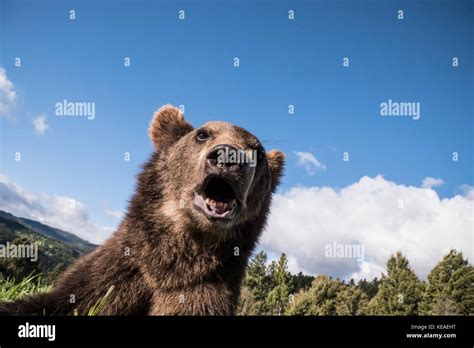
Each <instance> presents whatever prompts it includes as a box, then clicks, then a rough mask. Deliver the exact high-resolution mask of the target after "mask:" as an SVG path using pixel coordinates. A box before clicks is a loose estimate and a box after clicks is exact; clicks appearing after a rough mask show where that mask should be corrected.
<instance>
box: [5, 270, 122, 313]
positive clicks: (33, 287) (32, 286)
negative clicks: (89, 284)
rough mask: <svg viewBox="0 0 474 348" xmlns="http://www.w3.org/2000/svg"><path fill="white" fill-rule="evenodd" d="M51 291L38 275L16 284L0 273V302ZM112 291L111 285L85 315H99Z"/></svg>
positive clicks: (50, 286) (31, 275)
mask: <svg viewBox="0 0 474 348" xmlns="http://www.w3.org/2000/svg"><path fill="white" fill-rule="evenodd" d="M51 289H52V285H51V284H49V283H46V282H45V281H44V280H43V279H42V278H41V277H40V274H36V275H33V274H30V275H29V276H27V277H25V278H23V279H22V280H21V281H19V282H17V281H15V279H14V278H11V277H8V278H5V277H4V276H3V274H1V273H0V302H4V301H15V300H17V299H19V298H22V297H24V296H28V295H35V294H40V293H44V292H48V291H50V290H51ZM113 290H114V286H113V285H112V286H111V287H110V288H109V290H107V292H106V293H105V295H104V296H103V297H102V298H101V299H100V300H99V301H97V303H96V304H94V305H93V306H92V307H91V308H89V311H88V312H87V315H88V316H97V315H101V312H102V309H103V308H104V307H105V305H106V304H107V299H108V298H109V297H110V295H111V294H112V292H113ZM72 315H77V312H75V311H73V313H72Z"/></svg>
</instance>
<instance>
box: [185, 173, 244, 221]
mask: <svg viewBox="0 0 474 348" xmlns="http://www.w3.org/2000/svg"><path fill="white" fill-rule="evenodd" d="M194 204H195V205H196V206H198V207H199V208H201V209H202V210H203V211H204V213H205V214H206V215H208V216H210V217H213V218H231V217H232V213H233V212H234V210H235V208H236V207H237V198H236V194H235V191H234V189H233V188H232V185H231V184H229V183H228V182H227V181H226V180H225V179H223V178H221V177H212V178H210V179H209V180H207V181H206V183H205V184H204V186H203V189H202V192H201V193H200V194H199V193H196V196H195V198H194Z"/></svg>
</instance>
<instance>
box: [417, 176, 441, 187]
mask: <svg viewBox="0 0 474 348" xmlns="http://www.w3.org/2000/svg"><path fill="white" fill-rule="evenodd" d="M443 184H444V181H443V179H436V178H432V177H430V176H428V177H426V178H424V179H423V182H422V184H421V187H423V188H429V189H430V188H433V187H436V186H441V185H443Z"/></svg>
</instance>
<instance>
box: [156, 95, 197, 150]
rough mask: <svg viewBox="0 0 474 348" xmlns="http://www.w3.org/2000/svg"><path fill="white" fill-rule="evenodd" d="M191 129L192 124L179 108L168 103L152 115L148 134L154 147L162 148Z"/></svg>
mask: <svg viewBox="0 0 474 348" xmlns="http://www.w3.org/2000/svg"><path fill="white" fill-rule="evenodd" d="M193 129H194V128H193V126H191V125H190V124H189V123H188V122H186V120H185V119H184V116H183V114H182V113H181V110H179V109H177V108H175V107H174V106H172V105H169V104H168V105H165V106H163V107H161V109H160V110H158V111H156V112H155V114H154V115H153V119H152V120H151V123H150V127H149V128H148V135H149V136H150V139H151V141H152V142H153V145H155V148H156V149H157V150H163V149H165V148H167V147H168V146H170V145H173V143H175V142H176V141H178V140H179V138H181V137H182V136H184V135H186V134H187V133H189V132H191V131H192V130H193Z"/></svg>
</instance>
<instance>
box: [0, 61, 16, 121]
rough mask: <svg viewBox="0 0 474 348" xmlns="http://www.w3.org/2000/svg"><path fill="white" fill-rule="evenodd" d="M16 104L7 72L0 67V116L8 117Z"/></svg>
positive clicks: (14, 93)
mask: <svg viewBox="0 0 474 348" xmlns="http://www.w3.org/2000/svg"><path fill="white" fill-rule="evenodd" d="M15 102H16V92H15V89H14V87H13V83H12V82H11V81H10V80H9V79H8V77H7V72H6V70H5V69H4V68H2V67H0V116H5V117H7V116H9V114H10V112H11V109H12V107H13V106H14V105H15Z"/></svg>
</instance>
